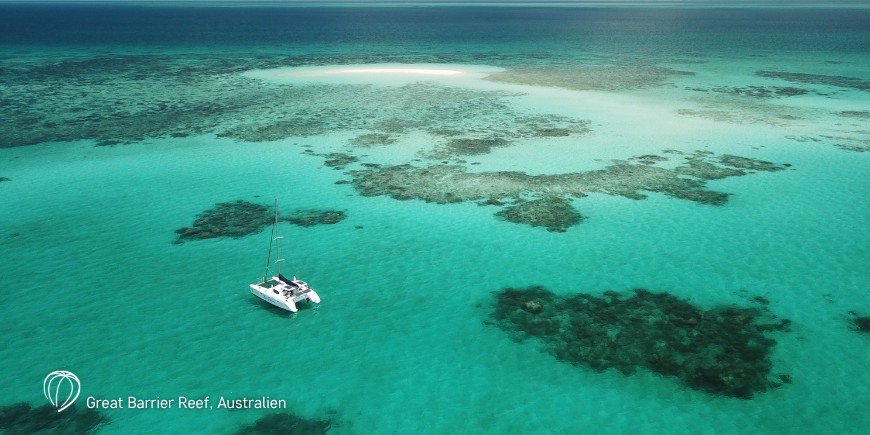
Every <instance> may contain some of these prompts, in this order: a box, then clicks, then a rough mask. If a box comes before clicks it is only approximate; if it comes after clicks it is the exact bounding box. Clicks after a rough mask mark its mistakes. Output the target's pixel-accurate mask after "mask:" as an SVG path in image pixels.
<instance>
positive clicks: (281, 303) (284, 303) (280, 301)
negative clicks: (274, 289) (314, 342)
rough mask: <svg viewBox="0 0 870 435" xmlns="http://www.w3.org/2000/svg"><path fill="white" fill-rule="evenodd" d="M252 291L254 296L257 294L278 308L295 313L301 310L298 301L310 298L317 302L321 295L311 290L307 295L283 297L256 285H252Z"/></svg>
mask: <svg viewBox="0 0 870 435" xmlns="http://www.w3.org/2000/svg"><path fill="white" fill-rule="evenodd" d="M251 293H252V294H253V295H254V296H256V297H258V298H260V299H262V300H264V301H266V302H268V303H270V304H272V305H274V306H276V307H278V308H282V309H285V310H287V311H290V312H293V313H295V312H297V311H299V308H296V302H299V301H304V300H306V299H307V300H310V301H311V302H314V303H315V304H319V303H320V296H319V295H318V294H317V293H315V292H314V290H310V291H308V293H306V294H305V295H303V296H300V297H297V298H283V297H281V296H279V295H274V296H273V295H272V294H270V292H269V291H268V289H266V291H263V290H260V289H259V288H257V287H256V286H253V285H252V286H251Z"/></svg>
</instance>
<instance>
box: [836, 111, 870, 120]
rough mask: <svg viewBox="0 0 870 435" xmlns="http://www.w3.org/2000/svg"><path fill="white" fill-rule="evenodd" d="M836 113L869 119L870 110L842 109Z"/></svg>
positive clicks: (848, 116)
mask: <svg viewBox="0 0 870 435" xmlns="http://www.w3.org/2000/svg"><path fill="white" fill-rule="evenodd" d="M837 115H840V116H843V117H846V118H856V119H870V111H867V110H844V111H842V112H837Z"/></svg>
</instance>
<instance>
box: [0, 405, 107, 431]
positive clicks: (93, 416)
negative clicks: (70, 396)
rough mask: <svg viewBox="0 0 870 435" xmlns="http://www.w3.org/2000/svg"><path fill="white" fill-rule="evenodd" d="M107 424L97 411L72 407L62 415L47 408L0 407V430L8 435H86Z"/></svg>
mask: <svg viewBox="0 0 870 435" xmlns="http://www.w3.org/2000/svg"><path fill="white" fill-rule="evenodd" d="M109 423H110V420H109V418H108V417H106V416H105V415H103V414H101V413H100V412H99V411H97V410H94V409H87V408H81V407H78V406H76V405H73V406H70V407H69V408H67V409H65V410H64V411H63V412H57V408H55V407H54V406H51V405H43V406H40V407H37V408H34V407H33V406H31V405H30V404H29V403H26V402H21V403H15V404H12V405H6V406H3V407H0V429H2V430H3V433H6V434H9V435H29V434H36V433H51V434H90V433H94V432H96V431H97V429H98V428H99V427H100V426H102V425H105V424H109Z"/></svg>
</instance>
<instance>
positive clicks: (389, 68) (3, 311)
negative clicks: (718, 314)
mask: <svg viewBox="0 0 870 435" xmlns="http://www.w3.org/2000/svg"><path fill="white" fill-rule="evenodd" d="M0 30H2V32H0V119H2V123H3V125H2V132H0V177H5V178H7V179H8V181H4V182H0V289H2V292H0V325H2V328H0V337H2V343H3V346H2V347H0V373H2V375H3V382H2V384H0V385H2V395H0V397H2V398H3V403H2V404H0V405H6V404H11V403H14V402H21V401H25V402H29V403H32V404H33V405H34V406H40V405H42V404H44V403H45V398H44V397H42V391H41V390H40V382H41V381H42V379H43V377H44V376H45V375H46V374H47V373H48V372H51V371H53V370H60V369H64V370H71V371H73V372H75V373H76V375H77V376H78V377H79V378H80V379H81V381H82V398H84V397H85V396H89V395H90V396H96V397H100V398H113V397H119V396H120V397H126V396H128V395H135V396H139V397H142V398H152V397H156V396H160V397H163V398H174V397H177V396H179V395H185V396H188V397H204V396H211V397H212V398H213V399H212V400H214V398H216V397H217V396H221V395H223V396H225V397H252V398H253V397H260V396H270V397H272V398H277V399H284V400H286V401H287V403H288V409H287V410H284V411H289V412H292V413H294V414H296V415H298V416H302V417H304V418H330V419H332V420H333V425H332V427H331V429H330V432H334V433H550V432H563V433H586V432H593V431H594V432H602V433H627V432H639V433H866V431H867V429H868V428H870V418H868V416H870V407H868V402H867V400H866V397H867V396H868V393H870V375H868V371H867V370H866V368H867V362H868V345H870V342H868V337H867V336H866V333H863V334H862V333H860V332H858V331H857V330H856V329H855V327H854V325H853V323H852V322H853V318H854V316H855V315H863V316H866V315H868V313H870V297H868V292H867V290H868V281H870V280H868V277H870V270H868V266H867V264H868V263H870V262H868V260H870V254H868V246H870V230H868V228H870V226H868V224H870V222H868V216H870V206H868V202H867V198H868V196H870V183H868V179H870V177H868V175H870V170H868V169H870V165H868V163H870V161H868V152H867V151H868V149H870V112H868V111H870V52H868V47H870V10H868V9H867V8H866V7H865V6H864V5H862V4H860V3H855V4H851V3H850V4H848V5H846V6H843V7H832V6H824V7H811V6H807V5H802V7H800V8H790V7H787V5H786V6H783V5H779V6H777V7H752V8H749V7H738V8H734V7H728V8H718V7H715V5H712V6H711V5H710V4H706V5H705V7H703V8H698V7H692V6H691V5H689V6H667V7H656V8H646V7H637V6H634V7H609V6H606V5H605V6H601V5H598V6H588V7H567V8H566V7H546V6H540V5H537V6H533V7H517V6H505V5H488V6H474V7H472V6H452V7H426V8H420V7H375V6H371V7H369V6H353V7H335V6H329V7H321V6H317V5H309V6H306V7H272V6H257V7H254V6H239V7H233V8H226V7H211V6H202V7H178V6H165V5H164V6H154V5H146V6H141V5H137V6H94V5H74V6H59V5H51V6H49V5H0ZM409 69H410V70H414V71H415V72H408V71H407V70H409ZM427 70H438V71H450V72H451V74H436V73H432V72H431V71H429V72H426V71H427ZM454 72H455V74H454ZM518 125H531V127H529V129H527V130H523V129H522V128H519V127H517V126H518ZM578 125H580V126H582V127H583V128H577V126H578ZM554 132H555V133H554ZM366 135H369V136H366ZM371 135H380V136H377V137H378V138H380V139H378V140H379V141H380V142H379V143H376V144H364V140H363V139H365V138H366V137H368V138H371V137H373V136H371ZM361 138H362V139H361ZM385 138H386V139H385ZM457 138H460V139H462V138H473V139H479V140H496V142H487V143H489V144H496V145H495V146H492V147H491V148H487V149H485V150H484V151H482V152H479V150H478V151H475V152H469V151H467V150H465V151H463V150H461V149H460V148H456V147H459V145H456V147H454V148H451V146H453V145H450V144H454V145H455V144H456V143H459V142H455V141H454V140H456V139H457ZM498 140H502V141H501V142H499V141H498ZM451 141H454V142H451ZM667 150H672V151H667ZM699 150H700V151H709V152H711V153H714V154H713V155H716V156H719V155H737V156H742V157H747V158H751V159H756V160H760V161H768V162H774V163H776V164H786V163H787V164H789V165H790V166H788V167H787V168H785V169H784V170H779V171H773V172H767V171H749V172H751V173H748V174H746V175H744V176H735V177H728V178H722V179H709V180H706V179H705V180H703V182H704V183H705V188H706V189H708V190H712V191H716V192H725V193H728V194H729V196H728V200H727V202H726V203H724V204H722V205H708V204H700V203H697V202H693V201H689V200H685V199H680V198H677V197H674V196H673V195H668V194H667V192H668V191H667V190H655V189H653V190H650V189H641V190H642V192H641V193H642V194H644V195H645V196H646V198H644V199H638V198H634V199H632V198H630V197H627V196H625V195H620V194H616V193H613V191H600V190H599V191H590V192H589V195H588V196H586V197H582V198H572V199H570V200H569V201H570V204H571V205H572V206H573V207H574V208H575V209H576V210H577V211H578V212H579V213H580V214H582V215H583V220H582V222H580V223H579V224H576V225H573V226H570V227H568V228H567V230H566V231H564V232H554V231H547V230H546V229H545V228H543V227H535V226H530V225H523V224H521V223H514V222H509V221H506V220H503V219H498V218H497V217H495V216H494V213H496V212H497V211H498V210H499V208H498V206H492V205H484V206H482V205H480V204H478V203H479V202H480V201H478V200H477V199H475V198H472V196H473V195H472V193H474V192H478V191H480V189H485V188H491V187H492V186H493V185H494V184H496V183H498V181H492V179H491V178H486V177H484V178H477V179H474V180H475V181H473V182H468V183H466V184H462V183H459V182H454V181H452V180H453V179H451V178H449V177H448V178H444V179H440V181H437V182H433V183H432V184H431V186H430V185H425V184H424V185H422V186H418V185H413V186H411V187H407V186H404V187H407V190H406V192H408V194H409V195H410V197H411V198H410V199H408V200H397V199H395V198H393V197H390V196H385V195H382V196H366V195H363V194H362V193H363V192H362V191H361V190H360V189H359V188H358V184H355V183H358V182H359V181H360V179H361V178H362V177H364V175H363V174H364V173H363V172H353V171H365V169H366V168H372V167H371V166H368V167H367V166H364V165H363V164H364V163H371V164H380V165H382V166H380V168H383V167H386V166H388V165H398V164H410V165H412V166H413V167H420V168H422V167H432V168H437V167H442V166H444V165H449V166H451V167H453V166H455V167H459V168H462V169H461V170H462V171H465V172H469V173H479V174H484V175H486V174H492V173H497V172H499V171H514V173H519V172H521V173H526V174H530V175H548V174H565V173H575V172H583V171H595V170H600V169H603V168H606V167H607V166H608V165H610V164H612V162H613V161H614V160H618V161H624V160H627V159H631V158H632V157H635V156H640V155H658V156H677V157H669V158H670V160H669V161H667V162H663V163H661V164H657V165H658V166H661V167H663V168H673V167H674V166H676V165H677V164H679V162H680V161H681V160H680V159H681V158H682V157H679V156H687V155H690V153H693V152H695V151H699ZM666 151H667V152H666ZM673 151H676V152H679V153H682V154H675V153H673ZM329 153H341V154H344V155H348V156H351V157H355V158H356V159H358V160H357V161H355V162H350V163H348V164H347V165H345V167H344V168H338V169H336V168H334V167H330V166H329V165H326V164H325V163H327V162H328V159H329V158H330V156H328V155H329ZM332 157H333V158H334V157H335V155H333V156H332ZM442 162H446V163H442ZM341 180H347V181H350V182H351V183H350V184H336V182H337V181H341ZM616 182H617V184H619V183H628V182H629V181H628V180H627V179H622V178H618V179H617V181H616ZM504 183H508V182H504ZM518 183H519V182H518ZM394 187H395V186H394ZM523 189H527V190H528V189H530V188H528V187H523ZM614 189H615V190H618V189H616V188H614ZM441 190H446V191H450V192H453V194H455V195H457V196H458V200H456V201H451V202H450V203H447V204H445V203H439V202H438V201H434V202H433V201H428V202H427V201H424V200H421V198H426V197H427V196H426V195H427V194H428V193H427V192H430V191H441ZM469 192H471V193H469ZM523 192H524V194H527V193H529V192H532V191H531V190H529V191H526V190H524V191H523ZM608 192H610V193H608ZM556 194H559V192H556ZM463 195H466V196H463ZM276 197H277V198H278V199H279V201H280V202H281V204H282V210H287V211H292V210H297V209H331V210H341V211H344V212H345V213H346V215H347V219H345V220H344V221H341V222H339V223H337V224H334V225H318V226H311V227H302V226H294V225H290V224H289V223H283V224H282V225H281V232H282V233H283V235H284V236H285V239H284V240H283V247H284V248H285V255H286V257H287V259H288V263H287V265H286V267H288V268H289V269H290V270H292V271H293V273H296V274H298V275H299V276H300V277H302V278H303V279H305V280H307V281H308V282H309V283H310V284H311V285H312V286H313V287H314V288H315V289H316V290H317V291H318V292H319V293H320V295H321V298H322V303H321V304H320V305H319V306H317V307H316V308H309V309H303V310H301V311H300V312H299V313H297V314H295V315H288V314H284V313H282V312H279V311H278V310H274V309H271V308H269V307H268V306H265V305H264V304H262V303H260V302H259V301H258V300H257V299H256V298H254V297H253V296H252V295H251V294H250V293H249V292H248V287H247V285H248V284H249V283H250V282H252V280H254V279H256V278H257V277H258V276H259V275H260V274H261V271H262V265H263V256H264V254H265V252H264V251H265V248H266V247H267V244H268V237H269V236H268V229H267V228H263V230H262V231H260V232H259V233H256V234H253V235H249V236H246V237H241V238H235V239H234V238H221V237H219V238H211V239H205V240H192V241H187V242H185V243H182V244H174V243H173V242H174V241H175V239H176V234H175V233H174V231H175V230H176V229H178V228H181V227H186V226H190V225H192V223H193V222H194V220H195V219H196V216H197V215H198V214H199V213H202V212H203V211H205V210H208V209H211V208H212V207H214V205H215V204H216V203H222V202H229V201H236V200H245V201H250V202H253V203H258V204H264V205H269V204H271V201H272V199H273V198H276ZM530 285H542V286H544V287H546V288H548V289H550V290H552V291H553V292H555V293H558V294H570V293H574V292H583V293H592V294H601V293H602V292H604V291H606V290H616V291H629V290H631V289H634V288H648V289H650V290H653V291H657V292H668V293H670V294H672V295H675V296H677V297H680V298H684V299H687V300H688V301H690V302H691V303H692V304H695V305H697V306H700V307H705V308H706V307H713V306H716V305H721V304H736V305H738V306H749V305H751V301H750V300H749V299H750V298H751V297H754V296H762V297H764V298H766V299H767V300H769V301H770V304H769V307H768V308H769V309H770V311H771V312H773V313H774V314H776V315H777V316H779V317H782V318H787V319H789V320H791V322H792V324H791V328H790V331H787V332H777V333H774V334H772V335H771V337H773V338H775V340H776V345H775V346H773V347H772V348H771V353H770V360H771V362H772V365H773V369H772V373H787V374H789V375H790V376H791V378H792V382H791V383H787V384H785V385H783V386H781V387H779V388H775V389H771V390H768V391H764V392H759V393H757V394H755V395H754V396H753V397H752V398H751V399H739V398H734V397H727V396H721V395H715V394H709V393H706V392H703V391H698V390H694V389H691V388H688V387H687V386H685V385H684V384H682V383H681V382H679V380H677V379H676V378H674V377H665V376H660V375H658V374H655V373H653V372H651V371H648V370H645V369H641V370H638V371H637V372H636V373H634V374H632V375H630V376H626V375H623V374H621V373H619V372H618V371H616V370H614V369H610V370H606V371H604V372H596V371H593V370H591V369H589V368H588V367H583V366H575V365H571V364H568V363H565V362H560V361H557V360H556V359H555V358H553V357H552V356H551V355H550V354H548V353H547V352H545V351H543V350H542V347H541V345H540V343H538V342H536V341H535V340H526V341H523V342H519V343H518V342H515V341H513V340H511V338H510V337H509V335H508V334H506V333H505V332H504V331H502V330H501V329H500V328H498V327H496V326H494V325H493V324H491V322H490V321H489V320H490V312H491V304H492V294H493V292H496V291H499V290H501V289H503V288H505V287H526V286H530ZM850 312H854V313H857V314H850ZM79 400H80V401H81V400H82V399H79ZM268 412H270V411H263V410H255V409H250V410H219V409H214V410H179V409H170V410H130V409H120V410H107V411H105V415H106V416H107V417H108V418H110V419H111V422H110V423H108V424H105V425H104V426H102V427H101V428H100V432H101V433H137V432H152V433H185V432H209V433H232V432H234V431H235V430H237V429H238V428H239V427H240V426H243V425H247V424H251V423H252V422H254V421H256V420H257V419H258V418H260V417H262V416H263V415H265V414H267V413H268Z"/></svg>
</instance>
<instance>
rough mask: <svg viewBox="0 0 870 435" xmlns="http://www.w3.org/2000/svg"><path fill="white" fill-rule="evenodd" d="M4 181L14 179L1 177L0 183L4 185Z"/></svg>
mask: <svg viewBox="0 0 870 435" xmlns="http://www.w3.org/2000/svg"><path fill="white" fill-rule="evenodd" d="M4 181H12V179H11V178H7V177H0V183H2V182H4Z"/></svg>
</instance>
